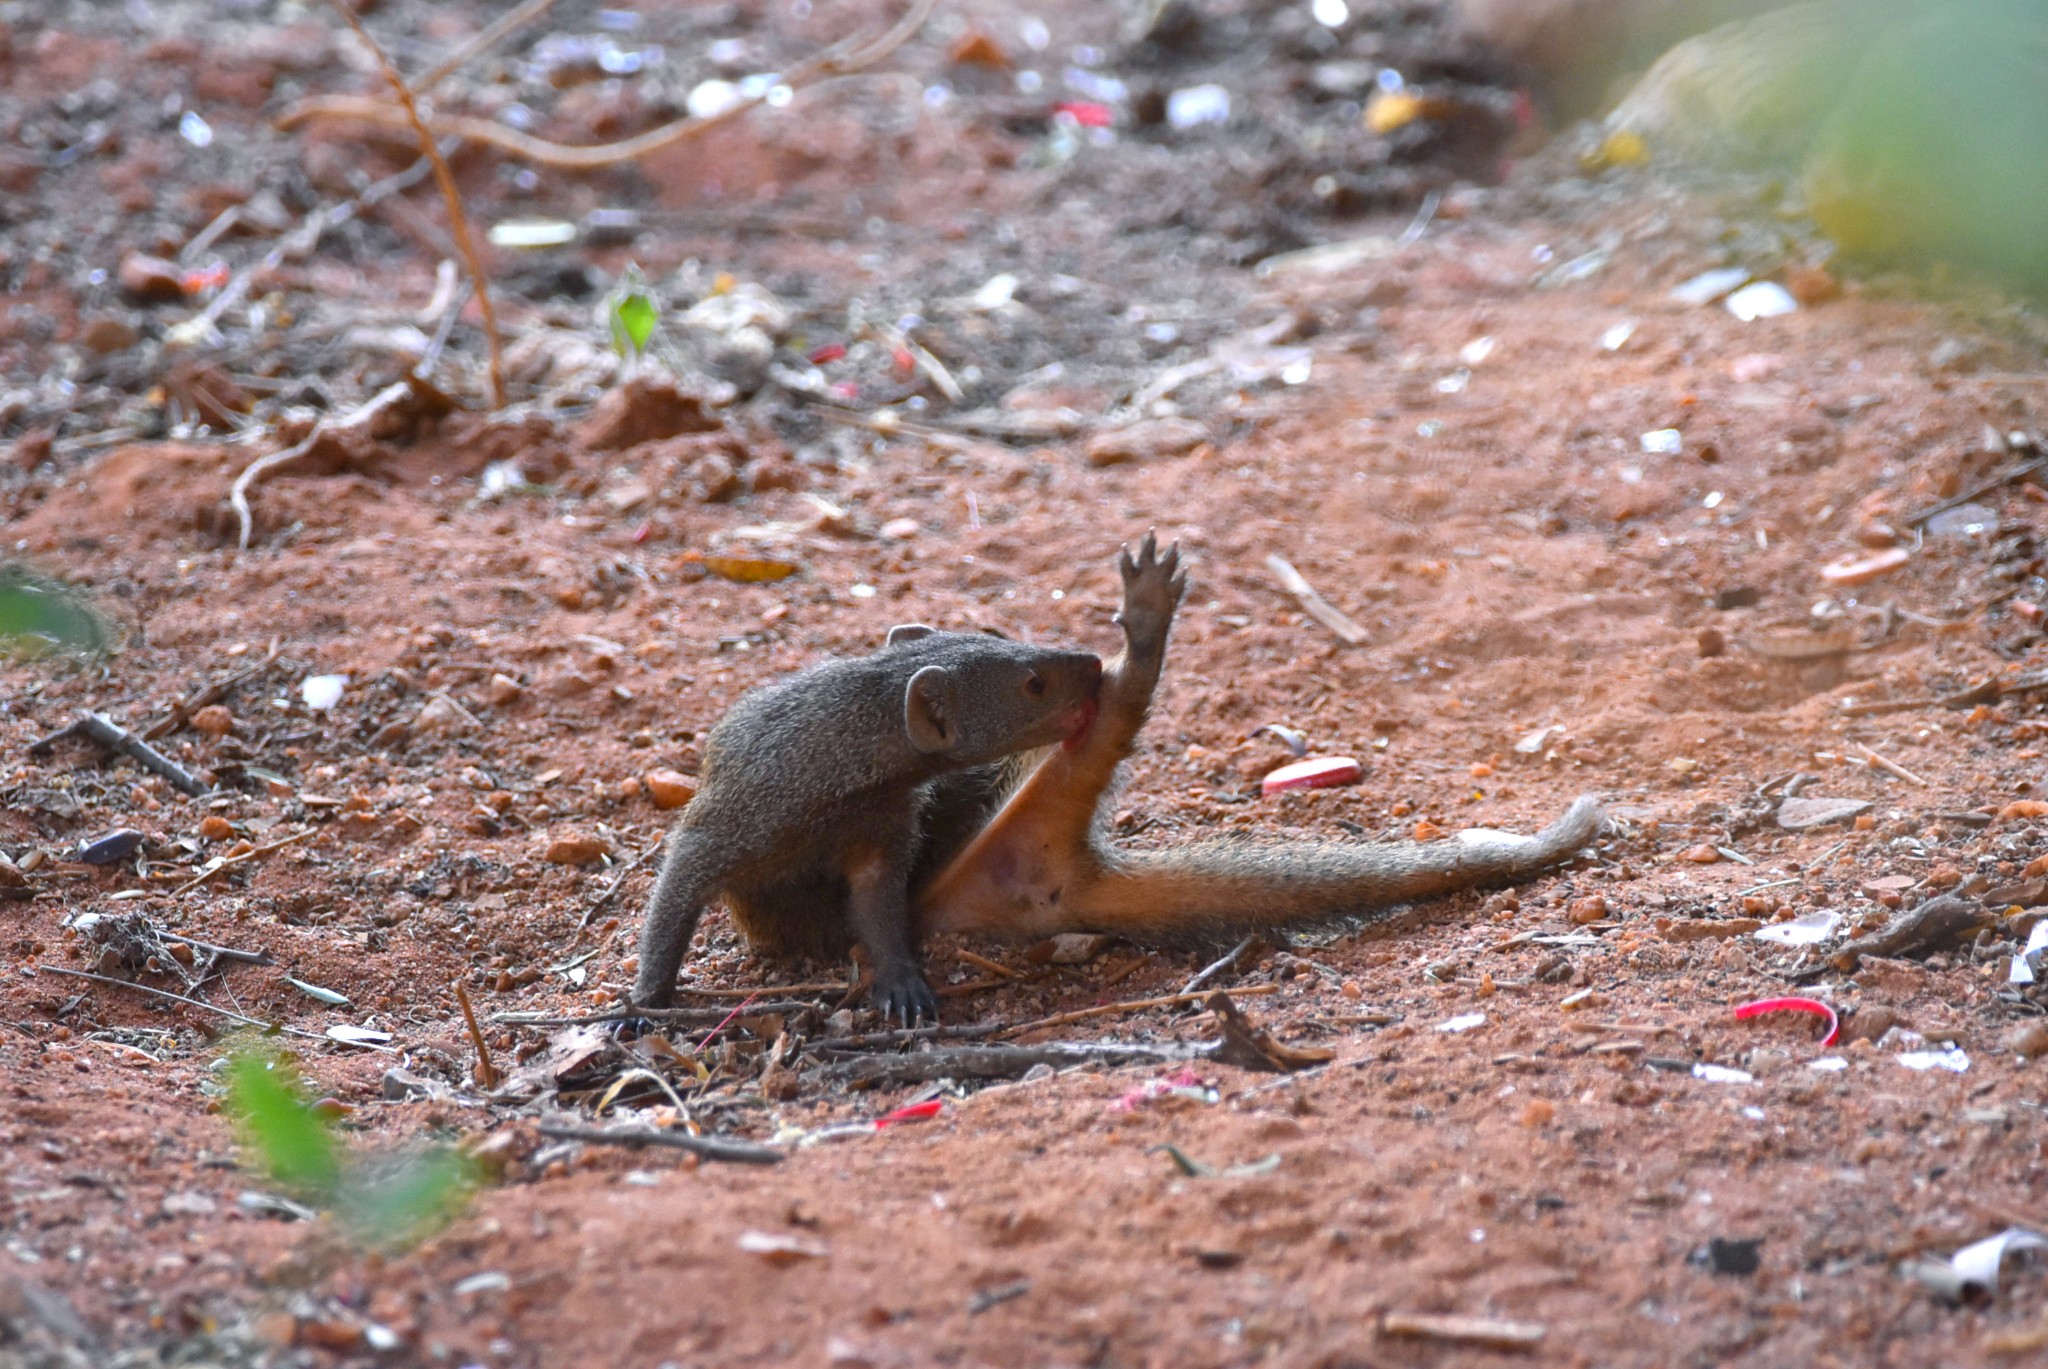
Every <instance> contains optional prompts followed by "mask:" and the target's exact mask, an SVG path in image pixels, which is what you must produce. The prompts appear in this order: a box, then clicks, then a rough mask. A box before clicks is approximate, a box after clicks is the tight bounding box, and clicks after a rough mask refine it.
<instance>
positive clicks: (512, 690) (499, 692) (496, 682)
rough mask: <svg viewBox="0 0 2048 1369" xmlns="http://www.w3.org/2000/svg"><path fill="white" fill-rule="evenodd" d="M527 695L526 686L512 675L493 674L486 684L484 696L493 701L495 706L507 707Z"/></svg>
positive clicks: (492, 704)
mask: <svg viewBox="0 0 2048 1369" xmlns="http://www.w3.org/2000/svg"><path fill="white" fill-rule="evenodd" d="M525 696H526V686H525V685H522V684H520V683H519V681H517V680H515V679H513V678H512V677H511V676H510V675H493V676H491V680H490V683H489V684H487V685H485V686H484V697H485V698H486V699H489V700H490V701H491V706H492V707H493V708H505V707H507V706H509V705H511V704H516V703H518V702H519V701H520V699H522V698H524V697H525Z"/></svg>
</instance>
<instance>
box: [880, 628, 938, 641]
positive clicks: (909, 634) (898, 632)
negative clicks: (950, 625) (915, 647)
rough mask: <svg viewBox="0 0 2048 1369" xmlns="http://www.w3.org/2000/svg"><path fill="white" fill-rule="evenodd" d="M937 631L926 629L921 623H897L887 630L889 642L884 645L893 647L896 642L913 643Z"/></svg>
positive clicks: (935, 629)
mask: <svg viewBox="0 0 2048 1369" xmlns="http://www.w3.org/2000/svg"><path fill="white" fill-rule="evenodd" d="M937 631H938V629H937V628H935V627H926V626H925V625H924V624H923V623H898V624H896V626H894V627H892V628H890V629H889V640H888V641H887V642H886V643H884V645H886V646H895V645H896V644H897V643H898V642H914V641H916V640H917V639H918V638H920V637H929V636H931V635H932V634H933V633H934V632H937Z"/></svg>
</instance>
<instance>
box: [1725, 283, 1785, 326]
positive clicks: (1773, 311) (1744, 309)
mask: <svg viewBox="0 0 2048 1369" xmlns="http://www.w3.org/2000/svg"><path fill="white" fill-rule="evenodd" d="M1722 304H1723V305H1724V306H1725V307H1726V308H1727V310H1728V312H1729V313H1731V314H1733V315H1735V317H1737V318H1739V319H1741V320H1742V321H1743V322H1744V323H1750V322H1753V321H1754V320H1756V319H1760V318H1777V317H1778V316H1779V315H1781V314H1796V313H1798V312H1799V301H1798V300H1796V299H1794V298H1792V292H1791V291H1790V290H1787V289H1786V288H1785V287H1784V286H1782V285H1780V284H1778V283H1777V282H1776V281H1770V280H1760V281H1754V282H1752V283H1751V284H1748V285H1745V286H1743V287H1742V288H1741V289H1740V290H1737V291H1736V292H1735V293H1734V294H1732V295H1730V296H1729V297H1728V298H1727V299H1726V300H1723V301H1722Z"/></svg>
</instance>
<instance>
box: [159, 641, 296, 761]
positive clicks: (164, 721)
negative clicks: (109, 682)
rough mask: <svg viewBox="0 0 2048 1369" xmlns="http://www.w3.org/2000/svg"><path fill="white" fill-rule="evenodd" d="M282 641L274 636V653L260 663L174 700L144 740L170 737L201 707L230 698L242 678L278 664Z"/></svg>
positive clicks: (271, 652)
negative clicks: (228, 696)
mask: <svg viewBox="0 0 2048 1369" xmlns="http://www.w3.org/2000/svg"><path fill="white" fill-rule="evenodd" d="M279 640H280V639H278V638H276V637H272V638H271V639H270V654H268V655H267V656H265V657H264V658H263V659H262V660H260V661H258V662H256V664H254V665H250V666H244V667H242V669H240V670H238V671H236V672H235V673H234V674H232V675H230V676H228V677H227V678H226V679H224V680H216V681H214V682H213V683H212V684H210V685H207V686H205V687H204V688H202V689H200V690H199V691H198V692H197V693H195V694H193V695H192V697H190V698H188V699H176V700H173V701H172V703H171V711H170V712H168V713H166V714H164V716H163V717H161V718H158V719H157V720H156V721H155V722H153V723H151V724H150V725H149V726H148V727H145V728H144V729H142V740H144V741H146V742H153V741H156V740H158V739H159V738H162V737H167V736H169V735H170V734H171V733H173V732H175V731H177V730H178V727H179V725H180V724H182V723H183V722H184V721H185V720H186V719H187V718H189V717H191V716H192V715H193V714H194V713H197V712H198V711H199V710H200V709H202V708H205V707H206V706H207V705H208V704H217V703H219V702H220V701H221V700H222V699H224V698H226V697H227V694H228V691H229V690H230V689H233V688H234V687H235V686H236V685H238V684H240V683H242V681H244V680H247V679H251V678H253V677H255V676H257V675H260V674H262V673H263V672H264V671H266V670H268V669H270V667H271V666H273V665H275V664H277V653H278V642H279Z"/></svg>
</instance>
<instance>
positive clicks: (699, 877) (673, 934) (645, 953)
mask: <svg viewBox="0 0 2048 1369" xmlns="http://www.w3.org/2000/svg"><path fill="white" fill-rule="evenodd" d="M720 844H721V843H720V842H719V841H718V840H717V839H716V838H714V837H713V836H712V835H711V834H710V833H708V832H706V831H704V830H702V829H700V828H693V827H684V826H677V827H676V828H674V829H673V830H671V831H670V832H669V835H668V842H667V843H666V845H665V846H664V847H663V850H662V858H661V874H660V875H659V876H658V877H657V878H656V879H655V881H654V893H653V895H652V896H651V897H650V898H649V899H648V901H647V921H646V924H645V925H644V926H643V927H642V929H641V932H640V972H639V974H638V975H636V976H635V977H634V979H633V1002H634V1003H636V1004H638V1005H639V1006H640V1007H643V1008H666V1007H668V1006H669V1004H670V1003H672V1002H673V1001H674V1000H675V991H676V972H677V971H678V970H680V969H681V968H682V964H683V953H684V952H685V951H687V950H688V949H689V948H690V938H691V937H692V936H694V935H696V932H697V919H698V918H700V917H702V916H703V915H704V905H705V904H707V903H709V902H710V901H711V900H712V899H713V898H716V897H717V896H718V892H719V888H720V886H721V885H722V884H723V883H724V881H725V875H726V870H725V864H724V862H723V861H722V860H721V859H720V858H719V852H718V847H719V846H720Z"/></svg>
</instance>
